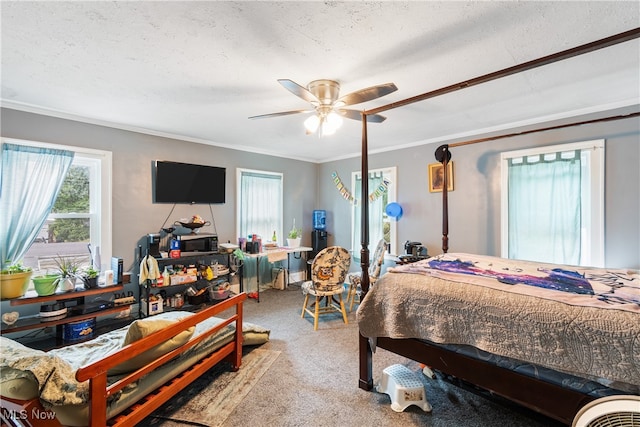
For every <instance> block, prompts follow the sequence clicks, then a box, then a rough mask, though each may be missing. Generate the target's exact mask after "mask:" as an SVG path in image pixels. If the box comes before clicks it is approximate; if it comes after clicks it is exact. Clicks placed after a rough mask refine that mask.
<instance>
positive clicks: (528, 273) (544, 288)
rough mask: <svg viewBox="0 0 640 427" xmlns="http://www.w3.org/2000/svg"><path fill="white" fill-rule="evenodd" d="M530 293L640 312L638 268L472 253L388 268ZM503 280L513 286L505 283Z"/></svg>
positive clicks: (571, 301) (573, 302) (447, 255)
mask: <svg viewBox="0 0 640 427" xmlns="http://www.w3.org/2000/svg"><path fill="white" fill-rule="evenodd" d="M390 271H393V272H397V273H417V274H425V275H429V276H433V277H440V278H442V279H447V280H452V281H456V282H465V283H475V284H480V285H483V286H487V287H492V288H494V289H501V290H508V291H511V292H516V293H521V294H524V295H533V296H538V297H540V298H547V299H551V300H554V301H562V302H565V303H567V304H573V305H581V306H591V307H601V308H615V309H619V310H629V311H635V312H638V313H640V273H639V272H638V271H633V270H622V269H604V268H590V267H577V266H569V265H556V264H543V263H537V262H531V261H522V260H512V259H504V258H496V257H490V256H483V255H471V254H455V253H454V254H443V255H438V256H435V257H432V258H429V259H428V260H424V261H421V262H416V263H413V264H407V265H404V266H400V267H396V268H392V269H390ZM502 284H507V285H512V286H508V287H504V286H502Z"/></svg>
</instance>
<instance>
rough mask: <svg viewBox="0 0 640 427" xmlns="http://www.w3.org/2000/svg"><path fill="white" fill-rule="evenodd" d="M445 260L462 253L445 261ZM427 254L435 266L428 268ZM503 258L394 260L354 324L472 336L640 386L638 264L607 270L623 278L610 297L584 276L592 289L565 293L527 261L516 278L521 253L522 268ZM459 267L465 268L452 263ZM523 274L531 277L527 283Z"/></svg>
mask: <svg viewBox="0 0 640 427" xmlns="http://www.w3.org/2000/svg"><path fill="white" fill-rule="evenodd" d="M448 260H453V261H455V260H460V261H461V262H459V263H453V264H449V265H446V261H448ZM430 263H431V264H433V265H434V266H437V264H440V267H441V268H440V269H438V270H435V269H432V268H431V265H430ZM509 263H510V262H509V260H504V259H500V258H493V257H477V256H475V255H468V254H449V255H446V256H440V257H434V258H430V259H427V260H424V261H420V262H417V263H414V264H410V265H406V266H402V267H398V268H394V269H390V273H388V274H385V275H384V276H382V277H381V278H379V279H378V281H376V284H375V286H374V287H373V288H372V289H370V291H369V293H368V294H367V295H366V297H365V298H364V299H363V301H362V303H361V305H360V307H359V308H358V313H357V317H358V323H359V327H360V332H361V333H362V334H363V335H364V336H365V337H371V338H374V337H378V336H384V337H391V338H418V339H425V340H430V341H433V342H436V343H443V344H445V343H446V344H467V345H472V346H474V347H477V348H479V349H481V350H484V351H488V352H491V353H494V354H498V355H501V356H506V357H511V358H515V359H519V360H522V361H527V362H531V363H535V364H538V365H541V366H545V367H547V368H550V369H554V370H558V371H561V372H566V373H570V374H573V375H577V376H580V377H583V378H588V379H592V380H596V381H599V382H601V383H602V384H604V385H607V386H610V387H613V388H619V389H621V390H626V391H631V392H634V393H637V392H638V391H640V311H639V310H638V304H637V300H635V298H636V297H637V295H638V294H634V292H635V291H636V290H637V289H638V288H637V285H638V276H637V274H636V273H629V274H626V273H624V275H623V276H618V274H622V272H617V273H615V274H614V275H612V274H611V272H607V273H606V274H607V275H608V276H607V277H614V276H615V277H621V278H622V279H621V283H622V285H614V286H610V287H609V289H610V290H612V291H613V293H612V295H609V296H615V298H610V297H609V296H607V295H606V293H605V292H603V291H602V289H601V287H600V286H601V283H600V282H598V281H597V280H596V281H595V282H593V281H589V280H588V283H589V285H590V286H591V287H592V288H591V291H590V290H589V289H587V288H586V287H585V286H586V285H585V284H584V283H582V285H580V286H575V287H574V289H573V290H576V289H577V293H574V292H566V290H567V289H568V288H569V287H570V286H567V285H552V286H551V285H550V283H551V284H552V283H553V280H552V281H551V282H547V284H546V285H545V284H542V285H541V286H535V282H536V280H529V279H530V277H529V276H533V277H536V276H543V275H547V276H548V275H549V274H548V273H544V272H538V273H535V271H531V270H527V269H524V270H523V271H522V275H521V276H520V277H519V278H516V277H518V274H515V273H518V272H519V269H520V268H521V266H522V265H523V264H527V263H523V262H522V261H517V262H516V264H518V265H520V267H517V266H516V264H511V267H509V268H510V269H509V270H504V269H503V268H504V267H505V266H506V265H507V264H509ZM474 266H476V267H477V268H476V267H474ZM497 266H500V267H497ZM548 267H549V266H548V265H547V266H544V268H545V269H546V268H548ZM565 267H566V266H565ZM460 269H461V270H466V271H462V272H461V271H454V270H460ZM470 271H471V272H473V273H474V274H469V272H470ZM475 273H478V274H475ZM497 273H500V274H497ZM511 273H514V274H513V275H512V274H511ZM585 276H586V272H585ZM595 276H597V274H595ZM505 278H506V280H505ZM569 278H570V279H573V277H571V275H570V274H569ZM523 279H527V280H528V281H530V282H531V283H534V284H533V285H532V284H531V283H529V284H523V283H524V281H527V280H523ZM514 283H515V284H514ZM609 283H610V279H607V281H606V284H607V286H609ZM538 284H539V283H538ZM554 287H555V288H554ZM556 288H563V289H556ZM565 288H566V289H565ZM623 290H624V292H623ZM602 295H604V296H605V297H607V298H600V296H602ZM619 295H620V296H621V298H618V296H619ZM579 298H583V299H584V300H585V302H584V303H580V302H579V301H578V299H579ZM603 307H604V308H606V309H603ZM611 308H614V309H611ZM615 308H619V309H615Z"/></svg>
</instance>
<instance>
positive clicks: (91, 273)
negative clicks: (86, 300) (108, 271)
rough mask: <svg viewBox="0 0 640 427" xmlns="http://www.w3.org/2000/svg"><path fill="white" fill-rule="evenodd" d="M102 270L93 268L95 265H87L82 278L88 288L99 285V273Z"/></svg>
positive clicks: (81, 275)
mask: <svg viewBox="0 0 640 427" xmlns="http://www.w3.org/2000/svg"><path fill="white" fill-rule="evenodd" d="M99 274H100V272H99V271H98V270H96V269H95V268H93V266H89V267H86V268H84V269H83V270H82V273H81V274H80V278H81V279H82V281H83V282H84V287H85V288H86V289H93V288H97V287H98V275H99Z"/></svg>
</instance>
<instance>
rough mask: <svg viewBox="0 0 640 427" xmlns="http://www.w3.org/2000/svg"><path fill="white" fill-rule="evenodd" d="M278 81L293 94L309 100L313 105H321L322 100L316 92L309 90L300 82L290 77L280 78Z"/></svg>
mask: <svg viewBox="0 0 640 427" xmlns="http://www.w3.org/2000/svg"><path fill="white" fill-rule="evenodd" d="M278 83H280V84H281V85H282V86H284V88H285V89H287V90H288V91H289V92H291V93H292V94H294V95H296V96H299V97H300V98H302V99H304V100H305V101H307V102H310V103H312V104H313V105H319V104H320V100H319V99H318V97H316V96H315V95H314V94H312V93H311V92H309V91H308V90H307V89H306V88H305V87H302V86H300V85H299V84H298V83H296V82H294V81H293V80H289V79H278Z"/></svg>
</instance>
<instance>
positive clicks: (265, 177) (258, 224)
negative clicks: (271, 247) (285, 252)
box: [236, 169, 286, 244]
mask: <svg viewBox="0 0 640 427" xmlns="http://www.w3.org/2000/svg"><path fill="white" fill-rule="evenodd" d="M236 182H237V183H238V187H237V192H238V194H237V197H236V200H237V212H238V224H237V230H236V231H237V235H238V236H249V235H250V234H257V235H258V236H260V237H261V238H262V241H263V242H264V241H267V240H271V238H272V236H273V233H274V232H275V233H276V237H277V240H278V243H279V244H283V242H284V239H285V237H286V236H284V235H283V228H282V222H283V219H282V217H283V215H282V211H283V207H282V206H283V203H282V198H283V189H282V188H283V186H282V174H281V173H274V172H264V171H258V170H249V169H237V172H236Z"/></svg>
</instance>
